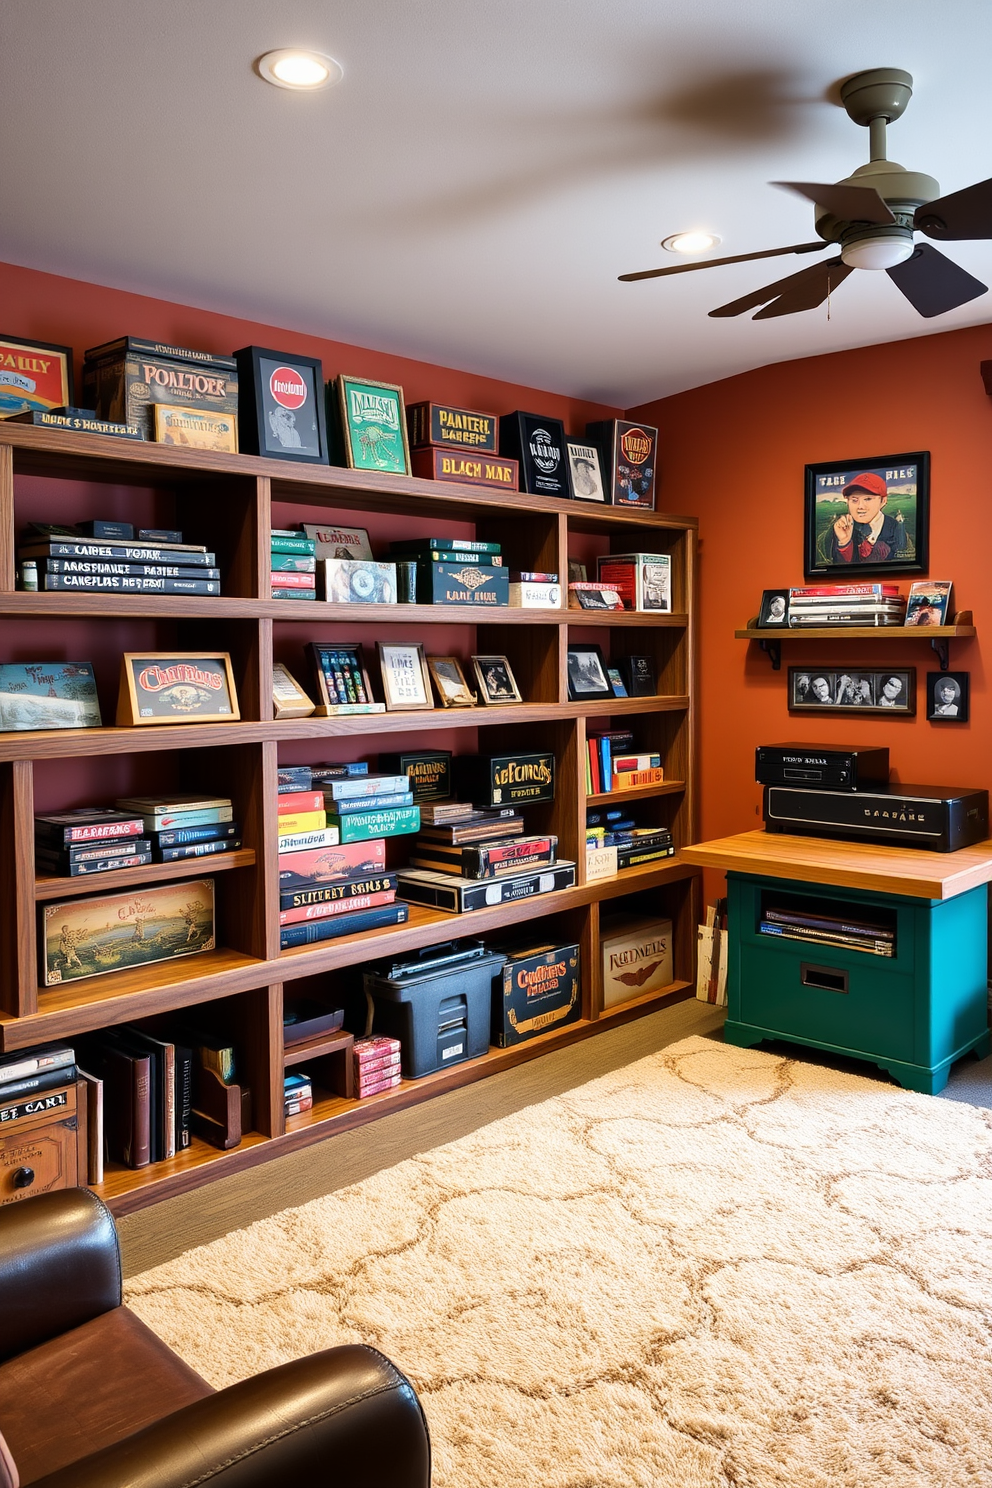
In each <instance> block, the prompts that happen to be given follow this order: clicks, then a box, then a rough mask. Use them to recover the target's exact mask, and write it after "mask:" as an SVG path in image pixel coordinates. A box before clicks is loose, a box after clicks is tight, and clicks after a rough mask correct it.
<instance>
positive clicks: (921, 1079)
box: [723, 1018, 992, 1095]
mask: <svg viewBox="0 0 992 1488" xmlns="http://www.w3.org/2000/svg"><path fill="white" fill-rule="evenodd" d="M723 1036H724V1038H725V1040H726V1041H727V1043H728V1044H736V1045H737V1046H738V1047H739V1048H741V1049H750V1048H751V1047H752V1046H753V1045H754V1044H761V1043H764V1042H766V1041H767V1040H770V1039H774V1040H776V1041H780V1042H783V1043H784V1042H789V1035H788V1034H785V1033H778V1032H776V1031H775V1029H773V1028H755V1027H754V1025H753V1024H751V1023H734V1022H731V1020H730V1019H729V1018H728V1019H727V1021H726V1023H724V1025H723ZM990 1039H992V1035H990V1034H989V1031H988V1029H986V1030H985V1032H984V1033H980V1034H979V1035H978V1037H977V1038H973V1039H970V1040H969V1041H968V1043H966V1044H964V1045H963V1046H962V1047H961V1048H960V1049H957V1050H955V1052H954V1053H953V1054H952V1055H951V1056H950V1057H949V1058H948V1059H944V1060H942V1061H941V1063H940V1064H938V1065H937V1066H936V1067H935V1068H933V1069H927V1068H925V1067H924V1066H923V1065H921V1064H905V1063H904V1062H903V1061H902V1060H899V1059H879V1058H878V1057H877V1056H873V1055H866V1054H864V1053H862V1052H861V1050H859V1049H845V1048H842V1047H841V1046H840V1045H839V1044H825V1043H821V1042H819V1040H817V1039H810V1038H804V1039H803V1040H802V1042H803V1044H804V1045H806V1046H807V1047H808V1048H813V1049H823V1050H824V1052H825V1053H827V1054H841V1055H844V1056H845V1057H846V1058H848V1059H862V1060H870V1061H871V1063H872V1064H874V1065H876V1066H877V1067H878V1068H879V1069H881V1070H885V1071H886V1072H887V1073H888V1074H890V1075H891V1076H892V1078H893V1080H895V1081H896V1083H897V1084H899V1085H901V1086H902V1087H903V1088H904V1089H905V1090H918V1091H919V1092H920V1094H921V1095H939V1093H940V1091H942V1090H943V1088H944V1086H945V1085H946V1084H947V1077H948V1075H949V1074H950V1072H951V1065H952V1064H953V1063H954V1062H955V1060H957V1059H963V1058H964V1056H965V1055H966V1054H974V1055H975V1057H976V1059H984V1058H985V1057H986V1055H987V1054H988V1053H989V1050H990Z"/></svg>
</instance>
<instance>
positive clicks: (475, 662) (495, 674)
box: [472, 656, 523, 708]
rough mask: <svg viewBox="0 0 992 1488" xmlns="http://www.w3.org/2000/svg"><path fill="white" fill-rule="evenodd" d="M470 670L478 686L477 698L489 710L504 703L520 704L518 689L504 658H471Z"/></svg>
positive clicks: (520, 698) (521, 699) (521, 700)
mask: <svg viewBox="0 0 992 1488" xmlns="http://www.w3.org/2000/svg"><path fill="white" fill-rule="evenodd" d="M472 668H473V670H474V672H475V680H476V681H477V682H478V684H479V696H480V697H481V699H482V701H483V702H484V703H486V704H487V705H488V706H489V707H490V708H498V707H502V706H503V705H504V704H505V703H522V702H523V698H522V697H521V696H520V689H519V687H518V686H517V682H516V678H515V677H514V675H513V672H512V670H511V668H510V663H509V662H508V661H507V659H506V657H505V656H473V657H472Z"/></svg>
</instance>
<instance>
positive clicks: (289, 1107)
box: [282, 1074, 313, 1116]
mask: <svg viewBox="0 0 992 1488" xmlns="http://www.w3.org/2000/svg"><path fill="white" fill-rule="evenodd" d="M282 1100H283V1110H284V1112H285V1114H286V1115H287V1116H299V1114H300V1113H301V1111H310V1110H312V1109H313V1082H312V1081H311V1079H310V1076H309V1075H303V1074H293V1075H286V1077H285V1079H284V1080H283V1082H282Z"/></svg>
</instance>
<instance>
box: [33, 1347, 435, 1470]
mask: <svg viewBox="0 0 992 1488" xmlns="http://www.w3.org/2000/svg"><path fill="white" fill-rule="evenodd" d="M430 1471H431V1469H430V1438H429V1436H428V1432H427V1423H426V1421H425V1420H424V1416H423V1412H422V1411H421V1408H420V1402H419V1401H418V1399H417V1396H416V1394H415V1393H414V1390H413V1386H412V1385H411V1384H410V1382H409V1381H408V1380H407V1379H406V1378H405V1377H404V1376H403V1375H402V1374H400V1372H399V1370H398V1369H396V1368H395V1367H394V1366H393V1365H392V1364H391V1363H390V1362H389V1360H388V1359H386V1358H385V1357H384V1356H383V1355H382V1354H380V1353H377V1352H376V1350H375V1349H370V1348H366V1347H364V1346H363V1345H358V1344H354V1345H352V1344H349V1345H346V1346H345V1347H343V1348H334V1349H325V1350H324V1351H323V1352H322V1353H318V1354H311V1355H310V1356H309V1357H308V1358H305V1359H297V1360H294V1361H293V1362H292V1363H291V1364H283V1365H281V1366H279V1367H278V1368H276V1369H270V1370H268V1371H267V1373H265V1374H260V1375H256V1376H255V1377H254V1378H253V1379H248V1380H243V1381H242V1382H241V1383H240V1384H237V1385H232V1386H230V1388H229V1389H226V1390H220V1391H218V1393H217V1394H216V1395H210V1396H208V1397H207V1398H206V1399H204V1400H198V1401H196V1403H195V1404H193V1405H188V1406H186V1407H185V1408H184V1409H183V1410H181V1411H176V1412H174V1413H173V1414H172V1415H170V1416H165V1417H164V1418H163V1419H162V1420H161V1421H156V1423H155V1424H154V1425H153V1426H148V1427H146V1428H145V1430H144V1431H139V1432H137V1433H136V1434H135V1435H134V1436H130V1437H127V1438H126V1439H125V1440H124V1441H121V1442H118V1443H117V1444H116V1445H115V1446H112V1447H107V1448H106V1449H105V1450H104V1451H102V1452H96V1453H94V1454H93V1455H92V1456H90V1457H85V1458H83V1460H82V1461H80V1462H75V1463H73V1464H72V1466H71V1467H67V1468H63V1469H62V1470H61V1471H59V1472H55V1473H50V1474H49V1475H48V1476H47V1477H45V1478H39V1479H38V1481H37V1482H36V1483H33V1484H32V1488H122V1485H125V1484H126V1485H127V1488H193V1485H194V1484H195V1485H197V1488H206V1485H210V1488H215V1485H216V1488H273V1485H274V1484H277V1483H285V1484H292V1485H298V1484H306V1485H307V1488H429V1484H430Z"/></svg>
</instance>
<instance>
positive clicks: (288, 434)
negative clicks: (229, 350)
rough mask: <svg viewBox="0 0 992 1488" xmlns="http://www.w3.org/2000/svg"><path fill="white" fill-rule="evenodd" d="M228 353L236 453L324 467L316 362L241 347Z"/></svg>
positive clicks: (324, 424)
mask: <svg viewBox="0 0 992 1488" xmlns="http://www.w3.org/2000/svg"><path fill="white" fill-rule="evenodd" d="M234 355H235V359H236V361H237V363H238V394H239V396H238V436H239V441H238V442H239V444H240V446H241V449H242V451H243V452H244V453H245V454H249V455H264V456H265V457H266V458H267V459H269V460H295V461H297V462H302V463H304V464H308V465H326V464H327V462H328V454H327V419H326V413H325V406H324V372H323V367H322V366H321V363H320V360H319V358H317V357H306V356H298V355H297V353H296V352H292V351H269V350H268V349H267V348H266V347H264V346H243V347H242V348H241V350H240V351H236V352H235V353H234Z"/></svg>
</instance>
